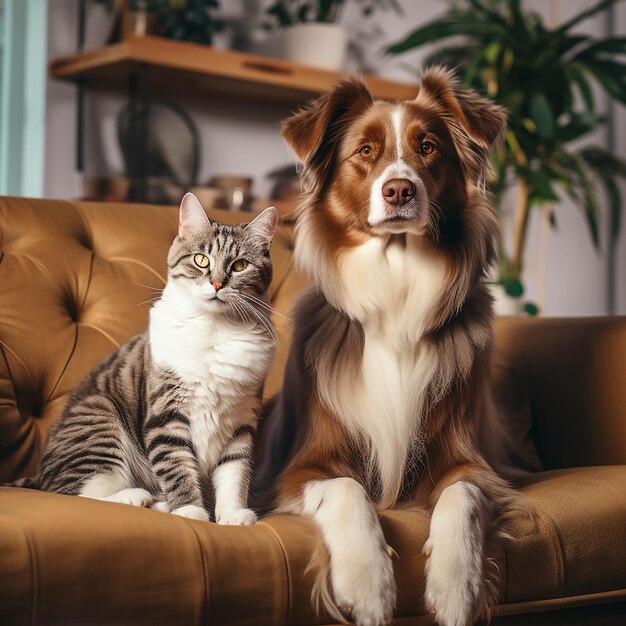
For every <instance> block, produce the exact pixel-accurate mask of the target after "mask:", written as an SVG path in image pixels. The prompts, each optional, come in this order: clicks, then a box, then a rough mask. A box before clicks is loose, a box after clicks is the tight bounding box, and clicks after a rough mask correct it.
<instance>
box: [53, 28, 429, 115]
mask: <svg viewBox="0 0 626 626" xmlns="http://www.w3.org/2000/svg"><path fill="white" fill-rule="evenodd" d="M140 66H147V67H148V68H150V88H151V90H155V91H157V92H161V93H163V92H173V93H175V91H174V90H182V91H181V92H180V93H200V94H210V95H215V94H222V95H230V96H238V97H242V98H245V99H252V100H258V99H263V100H270V101H271V100H273V101H282V102H289V103H293V104H299V103H302V102H303V101H305V100H307V99H308V98H311V97H314V96H316V95H319V94H321V93H326V92H328V91H330V90H331V89H332V88H333V86H334V85H335V84H336V83H337V81H338V80H339V79H340V78H341V76H342V75H341V74H340V73H339V72H331V71H327V70H322V69H317V68H314V67H308V66H304V65H298V64H295V63H291V62H289V61H284V60H281V59H274V58H269V57H263V56H258V55H253V54H247V53H243V52H235V51H232V50H217V49H215V48H211V47H209V46H204V45H199V44H193V43H186V42H179V41H173V40H171V39H165V38H163V37H129V38H127V39H125V40H124V41H122V42H121V43H117V44H113V45H109V46H105V47H102V48H98V49H95V50H91V51H89V52H83V53H80V54H76V55H72V56H68V57H63V58H58V59H54V60H53V61H52V62H51V63H50V75H51V76H54V77H55V78H60V79H64V80H69V81H74V82H76V81H78V80H81V79H82V80H83V81H84V83H85V84H87V85H92V86H93V85H106V86H118V87H122V88H126V87H127V86H128V81H129V79H130V76H131V75H132V73H133V72H134V71H136V69H137V68H138V67H140ZM363 80H364V81H365V83H366V85H367V86H368V88H369V89H370V91H371V92H372V95H373V96H374V98H376V99H381V100H409V99H413V98H415V96H416V95H417V86H416V85H412V84H409V83H401V82H396V81H391V80H387V79H384V78H380V77H377V76H363Z"/></svg>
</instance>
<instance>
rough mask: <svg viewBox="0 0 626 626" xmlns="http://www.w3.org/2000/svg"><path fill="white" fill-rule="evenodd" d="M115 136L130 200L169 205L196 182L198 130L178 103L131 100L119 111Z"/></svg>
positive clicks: (198, 149)
mask: <svg viewBox="0 0 626 626" xmlns="http://www.w3.org/2000/svg"><path fill="white" fill-rule="evenodd" d="M144 133H145V134H144ZM118 138H119V142H120V147H121V149H122V154H123V156H124V162H125V167H126V176H127V177H128V178H129V179H130V181H131V189H130V196H131V198H132V199H140V200H142V201H148V202H155V203H159V204H171V203H172V202H174V203H175V202H177V200H178V198H179V197H180V196H181V195H182V194H183V193H184V192H185V191H188V190H189V188H190V187H193V186H194V185H195V184H196V180H197V176H198V167H199V163H200V147H199V146H200V142H199V138H198V130H197V128H196V126H195V124H194V123H193V121H192V120H191V118H190V117H189V116H188V115H187V114H186V113H185V112H184V111H183V110H182V109H181V108H180V107H179V106H177V105H175V104H172V103H170V102H164V101H159V100H152V101H151V102H150V106H149V107H147V108H143V107H141V106H140V104H139V103H137V102H134V101H133V102H130V103H129V104H128V105H126V106H125V107H124V108H123V109H122V110H121V112H120V114H119V117H118ZM142 141H143V142H144V145H143V146H142V145H141V144H142Z"/></svg>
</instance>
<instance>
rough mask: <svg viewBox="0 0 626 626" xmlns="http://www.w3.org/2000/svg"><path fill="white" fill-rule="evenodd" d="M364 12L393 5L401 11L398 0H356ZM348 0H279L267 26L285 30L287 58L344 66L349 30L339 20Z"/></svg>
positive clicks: (333, 67)
mask: <svg viewBox="0 0 626 626" xmlns="http://www.w3.org/2000/svg"><path fill="white" fill-rule="evenodd" d="M356 1H357V2H359V4H361V5H362V8H363V14H364V15H365V16H369V15H371V14H372V13H373V12H374V11H375V10H376V9H377V8H388V7H392V8H394V9H395V10H396V11H398V12H400V11H401V9H400V5H399V4H398V2H397V0H356ZM345 4H346V0H275V1H274V2H273V3H272V4H271V5H270V6H269V7H268V9H267V12H266V13H267V16H268V18H269V22H268V23H267V24H266V27H267V28H273V27H275V26H278V27H280V28H283V29H284V31H285V40H284V44H285V58H287V59H288V60H290V61H294V62H295V63H301V64H303V65H313V66H315V67H321V68H323V69H328V70H340V69H342V67H343V65H344V62H345V58H346V51H347V47H348V35H347V33H346V30H345V28H344V27H343V26H341V25H340V24H337V23H336V22H337V21H338V19H339V14H340V12H341V9H342V8H343V6H344V5H345Z"/></svg>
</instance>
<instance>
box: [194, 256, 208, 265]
mask: <svg viewBox="0 0 626 626" xmlns="http://www.w3.org/2000/svg"><path fill="white" fill-rule="evenodd" d="M193 262H194V263H195V264H196V265H197V266H198V267H209V257H208V256H207V255H206V254H194V255H193Z"/></svg>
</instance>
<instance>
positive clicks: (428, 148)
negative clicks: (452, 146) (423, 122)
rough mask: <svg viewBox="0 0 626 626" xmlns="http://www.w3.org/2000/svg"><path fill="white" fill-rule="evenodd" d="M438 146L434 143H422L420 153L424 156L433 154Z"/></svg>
mask: <svg viewBox="0 0 626 626" xmlns="http://www.w3.org/2000/svg"><path fill="white" fill-rule="evenodd" d="M436 149H437V146H436V145H435V144H434V143H433V142H432V141H422V143H421V144H420V152H421V153H422V154H432V153H433V152H434V151H435V150H436Z"/></svg>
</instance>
